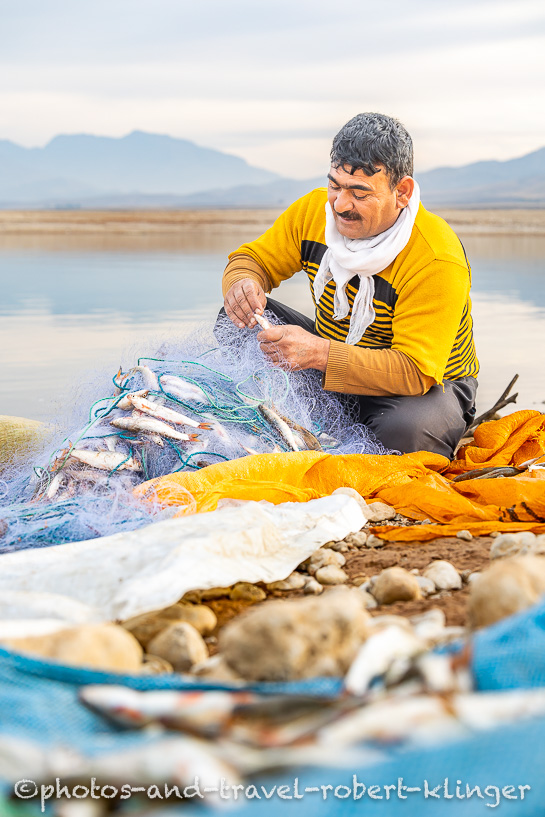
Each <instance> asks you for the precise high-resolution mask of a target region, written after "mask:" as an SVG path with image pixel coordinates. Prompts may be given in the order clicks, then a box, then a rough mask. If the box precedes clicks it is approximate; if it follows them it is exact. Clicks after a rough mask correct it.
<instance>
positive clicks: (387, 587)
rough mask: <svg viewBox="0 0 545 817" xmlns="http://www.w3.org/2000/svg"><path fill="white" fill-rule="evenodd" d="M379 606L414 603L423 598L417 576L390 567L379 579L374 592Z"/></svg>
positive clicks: (374, 586) (402, 569) (400, 568)
mask: <svg viewBox="0 0 545 817" xmlns="http://www.w3.org/2000/svg"><path fill="white" fill-rule="evenodd" d="M371 592H372V594H373V596H374V597H375V599H376V600H377V602H378V603H379V604H393V603H394V602H396V601H412V600H413V599H419V598H421V594H420V587H419V585H418V580H417V578H416V576H413V574H412V573H409V571H408V570H405V569H404V568H402V567H388V568H387V569H386V570H383V571H382V573H380V575H379V576H378V577H377V579H376V581H375V583H374V585H373V587H372V590H371Z"/></svg>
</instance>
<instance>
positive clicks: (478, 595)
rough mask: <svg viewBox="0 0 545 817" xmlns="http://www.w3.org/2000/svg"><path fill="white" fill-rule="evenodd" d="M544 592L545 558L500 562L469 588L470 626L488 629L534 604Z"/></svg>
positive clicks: (493, 565)
mask: <svg viewBox="0 0 545 817" xmlns="http://www.w3.org/2000/svg"><path fill="white" fill-rule="evenodd" d="M543 593H545V559H542V558H541V557H539V556H531V555H525V556H513V557H510V558H505V559H501V560H499V561H497V562H494V563H493V564H492V565H491V566H490V567H489V568H487V569H486V570H485V571H483V573H481V575H480V576H479V577H478V578H477V579H475V580H474V581H472V582H471V583H470V585H469V602H468V621H469V624H470V626H471V627H474V628H476V627H488V626H489V625H490V624H494V623H495V622H496V621H500V620H501V619H502V618H506V617H507V616H510V615H513V614H514V613H518V612H519V611H520V610H525V609H526V608H527V607H530V606H531V605H532V604H535V603H536V602H537V601H538V599H539V598H540V596H541V595H542V594H543Z"/></svg>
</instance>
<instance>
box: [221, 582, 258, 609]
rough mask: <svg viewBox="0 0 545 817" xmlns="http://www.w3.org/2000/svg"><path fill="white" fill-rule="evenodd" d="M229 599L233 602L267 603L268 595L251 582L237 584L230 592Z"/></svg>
mask: <svg viewBox="0 0 545 817" xmlns="http://www.w3.org/2000/svg"><path fill="white" fill-rule="evenodd" d="M229 598H230V599H231V600H232V601H250V602H252V604H256V603H257V602H258V601H265V599H266V598H267V594H266V593H265V591H264V590H263V588H262V587H257V585H255V584H250V582H237V583H236V584H235V585H234V587H232V588H231V590H230V591H229Z"/></svg>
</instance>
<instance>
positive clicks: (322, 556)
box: [308, 548, 346, 576]
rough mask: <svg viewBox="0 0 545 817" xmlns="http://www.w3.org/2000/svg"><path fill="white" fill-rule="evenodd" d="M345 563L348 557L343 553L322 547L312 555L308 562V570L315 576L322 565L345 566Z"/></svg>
mask: <svg viewBox="0 0 545 817" xmlns="http://www.w3.org/2000/svg"><path fill="white" fill-rule="evenodd" d="M345 564H346V559H345V557H344V556H343V555H342V553H336V552H335V551H334V550H331V549H330V548H320V550H317V551H316V552H315V553H313V554H312V556H311V557H310V559H309V562H308V572H309V573H310V575H311V576H314V574H315V573H316V571H317V570H319V569H320V568H321V567H326V565H336V566H337V567H343V565H345Z"/></svg>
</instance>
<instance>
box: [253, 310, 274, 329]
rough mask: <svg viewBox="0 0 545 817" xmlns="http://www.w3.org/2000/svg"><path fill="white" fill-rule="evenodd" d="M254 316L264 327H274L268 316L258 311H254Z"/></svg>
mask: <svg viewBox="0 0 545 817" xmlns="http://www.w3.org/2000/svg"><path fill="white" fill-rule="evenodd" d="M254 318H255V321H256V323H258V324H259V326H260V327H261V328H262V329H272V323H269V321H268V320H267V318H264V317H263V315H258V314H257V312H254Z"/></svg>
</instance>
